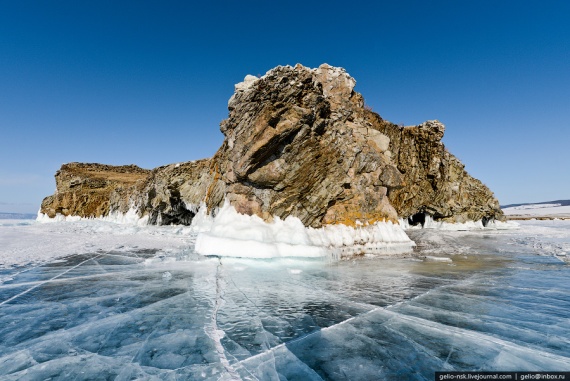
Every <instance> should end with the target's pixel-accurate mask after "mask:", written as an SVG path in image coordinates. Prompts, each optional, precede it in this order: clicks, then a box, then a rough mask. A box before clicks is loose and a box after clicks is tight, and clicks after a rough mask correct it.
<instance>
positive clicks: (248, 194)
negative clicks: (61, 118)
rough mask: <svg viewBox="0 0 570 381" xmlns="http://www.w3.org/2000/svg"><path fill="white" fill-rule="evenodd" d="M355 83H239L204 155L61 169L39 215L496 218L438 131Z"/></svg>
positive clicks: (338, 75) (325, 221)
mask: <svg viewBox="0 0 570 381" xmlns="http://www.w3.org/2000/svg"><path fill="white" fill-rule="evenodd" d="M355 84H356V81H355V80H354V79H353V78H352V77H350V76H349V75H348V74H347V73H346V72H345V71H344V69H341V68H335V67H331V66H329V65H326V64H324V65H321V66H320V67H319V68H317V69H309V68H306V67H304V66H301V65H297V66H295V67H290V66H284V67H282V66H279V67H276V68H275V69H272V70H270V71H269V72H267V74H266V75H264V76H263V77H261V78H256V77H253V76H247V77H246V79H245V80H244V82H242V83H240V84H237V85H236V87H235V93H234V95H233V96H232V97H231V99H230V100H229V103H228V109H229V116H228V119H226V120H224V121H223V122H222V124H221V131H222V132H223V134H224V136H225V139H224V142H223V144H222V146H221V147H220V149H219V150H218V152H217V153H216V154H215V155H214V157H212V158H211V159H207V160H200V161H196V162H187V163H179V164H171V165H168V166H164V167H159V168H156V169H154V170H152V171H147V170H142V169H140V168H137V167H133V166H127V167H110V166H101V165H98V164H97V165H96V164H70V165H64V166H63V167H62V168H61V169H60V171H58V173H57V174H56V183H57V191H56V194H55V195H53V196H49V197H48V198H46V199H45V200H44V202H43V203H42V208H41V212H42V213H46V214H48V215H50V216H53V215H54V214H55V213H61V214H64V215H79V216H83V217H93V216H99V215H103V216H104V215H107V214H109V213H111V212H122V213H125V212H126V211H128V210H129V209H132V208H135V210H136V211H137V213H138V214H139V216H140V217H143V216H148V219H149V222H150V223H153V224H171V223H177V224H189V223H190V222H191V221H192V219H193V217H194V215H195V214H196V212H197V209H198V207H199V206H200V205H201V204H202V203H203V204H204V205H205V206H206V207H207V210H208V211H209V212H213V211H215V210H217V208H219V207H220V206H221V205H222V204H223V202H224V200H225V199H227V200H228V201H229V202H230V204H231V205H232V206H233V207H234V208H235V209H236V210H237V211H238V212H239V213H242V214H247V215H257V216H259V217H261V218H262V219H264V220H266V221H271V220H272V219H273V218H274V217H275V216H277V217H280V218H282V219H284V218H286V217H288V216H294V217H297V218H299V219H300V220H301V222H302V223H303V224H304V225H305V226H310V227H313V228H319V227H323V226H326V225H335V224H344V225H348V226H362V225H367V224H374V223H375V222H378V221H393V222H396V221H397V220H398V219H399V218H408V217H414V216H417V215H418V214H421V215H423V214H424V213H427V214H429V215H431V216H432V217H433V218H434V219H435V220H442V221H448V222H464V221H467V220H482V219H483V220H485V221H486V220H488V219H502V212H501V210H500V208H499V203H498V202H497V200H496V199H495V198H494V196H493V194H492V193H491V192H490V190H489V189H488V188H487V187H486V186H484V185H483V184H482V183H481V182H479V181H478V180H476V179H473V178H472V177H471V176H469V174H468V173H467V172H466V171H465V170H464V167H463V165H462V164H461V163H460V162H459V160H457V158H455V157H454V156H453V155H451V154H450V153H449V152H448V151H447V150H446V149H445V147H444V145H443V143H442V142H441V139H442V137H443V133H444V126H443V124H441V123H439V122H438V121H428V122H425V123H423V124H421V125H419V126H415V127H399V126H397V125H395V124H392V123H390V122H387V121H385V120H383V119H382V118H381V117H380V116H379V115H378V114H376V113H374V112H372V111H370V110H368V109H367V108H365V107H364V101H363V98H362V96H361V95H360V94H359V93H357V92H355V91H354V86H355ZM90 166H91V167H92V168H91V169H90V168H89V167H90ZM77 168H81V171H78V170H77ZM105 172H108V175H106V176H103V175H101V173H105ZM117 174H122V175H117ZM72 182H73V183H74V184H75V183H77V184H83V185H82V186H76V185H74V186H71V183H72ZM88 184H91V185H88Z"/></svg>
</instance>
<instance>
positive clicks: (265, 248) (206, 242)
mask: <svg viewBox="0 0 570 381" xmlns="http://www.w3.org/2000/svg"><path fill="white" fill-rule="evenodd" d="M413 246H414V243H413V242H412V241H411V240H410V239H409V238H408V236H407V235H406V233H405V232H404V231H403V230H402V228H401V227H400V226H399V225H395V224H392V223H391V222H379V223H376V224H374V225H369V226H362V227H356V228H353V227H350V226H345V225H327V226H324V227H322V228H319V229H314V228H306V227H305V226H304V225H303V223H302V222H301V221H300V220H299V219H298V218H295V217H287V218H286V219H284V220H282V219H280V218H279V217H275V218H274V219H273V221H272V222H269V223H268V222H265V221H263V219H261V218H260V217H258V216H256V215H253V216H248V215H245V214H240V213H238V212H237V211H236V210H235V208H234V207H233V206H231V205H230V204H229V202H227V201H226V202H225V203H224V205H223V207H222V208H220V210H219V211H218V213H217V214H216V216H215V218H213V220H212V221H211V229H210V230H209V231H202V232H201V233H199V234H198V237H197V239H196V251H197V252H198V253H200V254H203V255H221V256H229V257H245V258H276V257H333V258H342V257H346V256H351V255H355V254H364V253H366V254H395V253H407V252H410V251H411V250H412V247H413Z"/></svg>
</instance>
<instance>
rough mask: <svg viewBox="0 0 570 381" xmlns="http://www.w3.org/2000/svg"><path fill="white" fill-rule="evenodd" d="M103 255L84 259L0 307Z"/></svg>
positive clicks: (6, 301)
mask: <svg viewBox="0 0 570 381" xmlns="http://www.w3.org/2000/svg"><path fill="white" fill-rule="evenodd" d="M103 255H105V254H99V255H97V256H95V257H91V258H89V259H86V260H84V261H83V262H81V263H79V264H77V265H75V266H73V267H70V268H69V269H67V270H65V271H64V272H62V273H60V274H58V275H56V276H54V277H53V278H50V279H48V280H46V281H43V282H40V283H38V284H36V285H35V286H32V287H30V288H28V289H27V290H26V291H22V292H20V293H19V294H17V295H14V296H12V297H11V298H8V299H6V300H4V301H3V302H0V306H2V305H4V304H6V303H9V302H11V301H12V300H15V299H18V298H19V297H21V296H24V295H26V294H27V293H28V292H30V291H33V290H34V289H36V288H38V287H39V286H41V285H43V284H46V283H49V282H51V281H53V280H55V279H57V278H59V277H61V276H63V275H65V274H67V273H68V272H70V271H71V270H74V269H76V268H78V267H79V266H81V265H82V264H84V263H86V262H89V261H91V260H96V259H97V258H99V257H102V256H103Z"/></svg>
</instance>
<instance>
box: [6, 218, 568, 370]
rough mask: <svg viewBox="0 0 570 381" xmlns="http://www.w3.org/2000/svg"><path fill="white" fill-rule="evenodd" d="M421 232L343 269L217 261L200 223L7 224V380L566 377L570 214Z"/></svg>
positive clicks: (297, 262)
mask: <svg viewBox="0 0 570 381" xmlns="http://www.w3.org/2000/svg"><path fill="white" fill-rule="evenodd" d="M410 234H411V236H412V237H413V238H414V239H415V240H416V241H417V243H418V246H417V248H416V251H417V252H416V254H417V255H416V256H415V257H412V258H390V259H370V258H361V259H358V260H346V261H337V262H331V261H326V260H323V259H320V258H309V257H303V258H301V257H297V258H292V257H289V258H271V259H252V258H232V257H204V256H201V255H198V254H197V253H196V252H195V251H194V249H193V245H194V243H193V242H194V239H195V237H196V235H195V233H194V232H193V230H192V229H191V228H190V227H172V226H170V227H156V226H144V227H141V226H133V225H117V224H113V223H110V222H105V221H75V222H70V221H66V222H60V223H56V224H39V223H34V224H30V225H25V226H0V239H1V240H0V243H1V246H0V250H2V251H1V252H2V256H3V258H9V256H10V255H11V254H13V255H15V256H16V259H15V260H11V261H12V262H10V261H9V260H8V259H7V260H6V261H7V262H5V263H11V264H20V266H18V267H11V266H5V268H3V269H2V270H1V271H0V277H1V283H0V379H2V380H44V379H52V380H69V379H72V380H89V379H109V380H135V379H140V380H232V379H234V380H235V379H238V380H239V379H242V380H371V379H383V380H403V379H404V380H433V376H434V372H435V371H438V370H483V371H493V370H497V371H499V370H502V371H512V370H520V371H524V370H529V371H530V370H549V371H552V370H562V371H563V370H567V367H568V363H570V283H569V282H568V277H569V276H570V267H569V265H568V264H567V263H566V262H564V261H563V260H560V259H561V258H562V259H563V258H566V257H567V256H568V253H570V222H569V221H523V222H521V224H520V228H519V229H516V230H478V231H445V230H443V231H442V230H432V229H423V230H413V231H410ZM42 251H43V252H44V253H42ZM74 251H75V252H74ZM34 252H36V253H37V255H38V256H39V257H40V258H43V259H42V260H37V261H32V262H33V265H26V261H23V260H22V259H21V258H23V257H18V255H20V254H22V255H24V254H25V255H26V256H28V257H30V258H31V257H32V256H33V254H34ZM23 253H24V254H23ZM26 253H27V254H26ZM62 253H63V254H62ZM64 254H65V256H64V257H61V256H62V255H64ZM56 257H58V258H59V259H57V260H54V259H53V258H56ZM422 257H433V258H436V260H422ZM427 259H430V258H427Z"/></svg>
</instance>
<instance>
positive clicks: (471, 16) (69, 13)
mask: <svg viewBox="0 0 570 381" xmlns="http://www.w3.org/2000/svg"><path fill="white" fill-rule="evenodd" d="M569 20H570V1H567V0H560V1H550V0H540V1H520V0H519V1H467V0H465V1H463V0H450V1H393V0H392V1H376V2H372V1H356V0H355V1H350V2H348V1H347V2H335V1H311V0H307V1H302V2H285V1H281V2H275V1H248V0H243V1H235V0H234V1H203V2H191V1H161V2H157V1H104V0H98V1H89V2H88V1H75V0H74V1H47V0H45V1H27V0H18V1H2V2H1V11H0V131H1V133H0V211H3V212H11V211H12V212H36V211H37V210H38V208H39V205H40V202H41V200H42V198H43V197H44V196H47V195H49V194H52V193H53V191H54V188H55V182H54V180H53V175H54V173H55V171H56V170H57V169H58V168H59V167H60V165H61V164H62V163H66V162H72V161H80V162H99V163H107V164H131V163H134V164H137V165H139V166H141V167H144V168H153V167H156V166H159V165H163V164H168V163H173V162H180V161H187V160H193V159H198V158H203V157H209V156H211V155H212V154H213V153H214V152H215V151H216V150H217V148H218V147H219V146H220V144H221V142H222V135H221V133H220V132H219V122H220V121H221V120H222V119H224V118H225V117H226V116H227V100H228V99H229V97H230V96H231V95H232V93H233V85H234V84H235V83H237V82H240V81H241V80H242V79H243V77H244V76H245V75H246V74H254V75H257V74H264V73H265V72H266V71H267V70H269V69H271V68H272V67H275V66H277V65H286V64H290V65H294V64H296V63H302V64H303V65H305V66H309V67H317V66H318V65H320V64H321V63H323V62H326V63H329V64H331V65H334V66H342V67H344V68H346V70H347V71H348V72H349V73H350V74H351V75H352V76H353V77H354V78H356V80H357V86H356V90H357V91H359V92H361V93H362V94H363V96H364V98H365V100H366V103H367V104H368V105H370V106H371V107H372V108H373V109H374V110H375V111H376V112H378V113H379V114H380V115H381V116H382V117H384V118H385V119H388V120H390V121H392V122H395V123H404V124H406V125H410V124H418V123H421V122H423V121H425V120H428V119H438V120H440V121H442V122H443V123H444V124H445V125H446V126H447V130H446V136H445V137H444V142H445V143H446V145H447V147H448V149H449V150H450V151H451V152H452V153H453V154H455V155H456V156H458V157H459V158H460V159H461V160H462V161H463V162H464V163H465V164H466V168H467V170H468V171H469V172H470V173H471V174H472V175H474V176H475V177H477V178H479V179H481V180H482V181H483V182H484V183H485V184H487V185H488V186H489V187H490V188H491V189H492V190H493V191H494V192H495V195H496V196H497V197H498V198H499V201H500V202H501V203H502V204H508V203H515V202H535V201H548V200H553V199H562V198H565V199H569V198H570V168H569V165H570V147H569V146H570V21H569Z"/></svg>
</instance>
